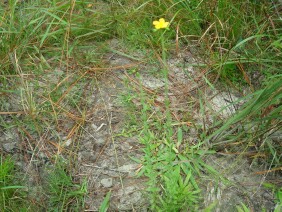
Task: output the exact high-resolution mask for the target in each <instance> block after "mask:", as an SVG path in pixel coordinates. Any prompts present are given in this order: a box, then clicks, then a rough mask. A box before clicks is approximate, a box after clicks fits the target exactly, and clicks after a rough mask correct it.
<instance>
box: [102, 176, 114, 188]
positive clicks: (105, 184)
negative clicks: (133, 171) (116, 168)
mask: <svg viewBox="0 0 282 212" xmlns="http://www.w3.org/2000/svg"><path fill="white" fill-rule="evenodd" d="M101 184H102V186H103V187H105V188H110V187H112V186H113V179H112V178H105V179H102V180H101Z"/></svg>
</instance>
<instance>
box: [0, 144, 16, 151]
mask: <svg viewBox="0 0 282 212" xmlns="http://www.w3.org/2000/svg"><path fill="white" fill-rule="evenodd" d="M16 144H17V142H9V143H5V144H3V145H2V146H3V149H4V151H6V152H9V153H11V152H12V151H13V150H14V149H15V147H16Z"/></svg>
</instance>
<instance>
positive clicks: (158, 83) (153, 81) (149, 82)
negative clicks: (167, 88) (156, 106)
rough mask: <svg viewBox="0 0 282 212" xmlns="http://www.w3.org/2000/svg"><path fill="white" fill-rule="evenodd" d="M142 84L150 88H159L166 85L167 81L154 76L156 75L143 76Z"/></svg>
mask: <svg viewBox="0 0 282 212" xmlns="http://www.w3.org/2000/svg"><path fill="white" fill-rule="evenodd" d="M140 80H141V82H142V85H143V86H144V87H146V88H150V89H153V90H154V89H158V88H161V87H163V86H164V85H165V82H164V81H163V80H161V79H158V78H154V77H146V76H143V77H142V78H141V79H140Z"/></svg>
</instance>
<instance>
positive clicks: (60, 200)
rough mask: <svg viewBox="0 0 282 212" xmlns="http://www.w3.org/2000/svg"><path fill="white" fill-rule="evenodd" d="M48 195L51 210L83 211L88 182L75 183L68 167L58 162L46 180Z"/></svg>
mask: <svg viewBox="0 0 282 212" xmlns="http://www.w3.org/2000/svg"><path fill="white" fill-rule="evenodd" d="M46 180H47V181H46V185H45V187H46V195H47V204H48V208H49V210H60V211H69V210H71V211H81V210H82V209H83V208H84V197H85V195H86V194H87V184H86V181H85V182H82V184H79V183H75V182H74V180H73V179H72V176H71V175H70V174H69V173H68V171H67V166H66V164H65V163H64V162H62V161H61V160H58V161H57V163H56V164H55V167H54V169H53V170H51V172H50V173H49V174H48V176H47V179H46Z"/></svg>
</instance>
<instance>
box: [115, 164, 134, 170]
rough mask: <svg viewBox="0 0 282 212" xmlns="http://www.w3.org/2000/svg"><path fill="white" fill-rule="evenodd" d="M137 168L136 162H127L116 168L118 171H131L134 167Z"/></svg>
mask: <svg viewBox="0 0 282 212" xmlns="http://www.w3.org/2000/svg"><path fill="white" fill-rule="evenodd" d="M137 168H138V164H128V165H123V166H121V167H119V168H118V170H119V171H120V172H132V171H134V170H135V169H137Z"/></svg>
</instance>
